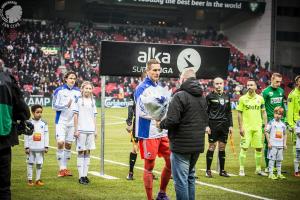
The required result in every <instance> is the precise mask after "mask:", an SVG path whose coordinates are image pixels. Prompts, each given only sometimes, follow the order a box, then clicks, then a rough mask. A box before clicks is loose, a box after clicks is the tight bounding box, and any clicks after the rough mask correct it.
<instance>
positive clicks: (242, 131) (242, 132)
mask: <svg viewBox="0 0 300 200" xmlns="http://www.w3.org/2000/svg"><path fill="white" fill-rule="evenodd" d="M240 135H241V136H242V137H244V135H245V130H244V128H243V127H241V128H240Z"/></svg>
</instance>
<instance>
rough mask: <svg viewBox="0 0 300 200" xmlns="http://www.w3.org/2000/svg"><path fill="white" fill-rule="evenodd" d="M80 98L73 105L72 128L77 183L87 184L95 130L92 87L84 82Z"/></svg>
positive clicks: (94, 105)
mask: <svg viewBox="0 0 300 200" xmlns="http://www.w3.org/2000/svg"><path fill="white" fill-rule="evenodd" d="M80 90H81V97H79V98H78V99H77V100H76V101H75V103H74V104H73V112H74V127H75V133H74V136H75V138H76V151H78V156H77V168H78V174H79V180H78V181H79V183H80V184H84V185H86V184H88V183H89V182H90V181H89V179H88V177H87V173H88V168H89V164H90V150H93V149H95V138H96V137H97V129H96V114H97V108H96V102H95V100H94V98H93V93H92V91H93V85H92V83H90V82H89V81H85V82H83V83H82V85H81V88H80Z"/></svg>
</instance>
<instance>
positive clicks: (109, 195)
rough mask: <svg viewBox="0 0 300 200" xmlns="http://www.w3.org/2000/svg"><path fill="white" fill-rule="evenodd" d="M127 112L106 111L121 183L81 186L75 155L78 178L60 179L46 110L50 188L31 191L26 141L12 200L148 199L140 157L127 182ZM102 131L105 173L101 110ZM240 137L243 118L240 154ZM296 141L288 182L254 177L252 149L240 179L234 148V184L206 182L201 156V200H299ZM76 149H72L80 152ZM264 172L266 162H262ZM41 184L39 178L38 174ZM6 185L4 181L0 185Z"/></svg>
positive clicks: (94, 162)
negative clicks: (295, 158)
mask: <svg viewBox="0 0 300 200" xmlns="http://www.w3.org/2000/svg"><path fill="white" fill-rule="evenodd" d="M126 117H127V109H125V108H124V109H117V108H116V109H113V108H111V109H106V110H105V124H106V125H105V166H104V169H105V174H107V175H110V176H113V177H116V178H118V179H113V180H110V179H104V178H101V177H98V176H94V175H92V174H89V175H88V176H89V178H90V180H91V183H90V184H89V185H80V184H79V183H78V173H77V167H76V164H77V162H76V160H77V155H76V153H75V152H74V153H73V154H72V157H71V161H70V162H69V163H68V168H69V169H70V170H71V171H72V172H73V176H72V177H63V178H58V177H57V172H58V165H57V161H56V149H55V146H56V144H55V133H54V118H55V113H54V111H53V110H52V109H51V108H44V112H43V119H44V120H45V121H47V122H48V125H49V135H50V136H49V137H50V146H51V148H50V149H49V152H48V153H47V154H46V155H45V159H44V165H43V169H42V180H43V181H44V183H45V185H44V186H42V187H41V186H33V187H31V186H27V176H26V162H25V161H26V156H25V153H24V148H23V147H24V143H23V141H22V139H23V136H20V139H21V140H20V145H18V146H15V147H14V148H13V155H12V157H13V158H12V178H11V180H12V199H22V200H26V199H30V200H35V199H37V200H48V199H49V200H54V199H67V200H69V199H72V200H73V199H74V200H79V199H84V200H88V199H103V200H104V199H106V200H110V199H128V200H135V199H136V200H141V199H146V195H145V192H144V187H143V180H142V177H143V176H142V175H143V171H142V169H143V162H142V160H141V159H140V157H139V156H138V159H137V162H136V168H135V171H134V178H135V180H134V181H127V180H126V176H127V173H128V160H129V152H130V151H131V148H132V145H131V143H130V136H129V134H128V133H127V132H126V130H125V127H126V125H125V119H126ZM97 123H98V125H97V127H98V130H99V131H98V133H99V137H98V139H97V141H96V146H97V149H96V150H94V151H93V152H92V158H91V164H90V168H89V171H90V172H91V171H95V172H99V171H100V159H99V157H100V138H101V137H100V109H99V110H98V117H97ZM239 138H240V137H239V132H238V129H237V115H236V113H235V112H234V144H235V151H236V154H237V156H238V153H239V140H240V139H239ZM290 138H291V137H290V136H289V137H288V149H287V150H286V151H285V153H284V161H283V165H282V166H283V167H282V169H283V170H284V171H287V173H286V174H284V175H286V177H287V179H286V180H277V181H274V180H270V179H268V178H266V177H259V176H257V175H255V174H254V171H255V163H254V162H255V161H254V151H253V149H250V150H249V151H248V153H247V161H246V164H245V173H246V176H245V177H239V176H237V175H238V171H239V162H238V158H237V157H235V156H234V154H233V153H232V151H231V149H230V145H229V143H228V146H227V149H226V166H225V168H226V170H227V171H228V172H229V173H230V174H232V177H230V178H224V177H220V176H219V175H218V174H216V173H214V174H213V176H214V177H213V178H212V179H208V178H206V177H205V171H204V169H205V166H206V164H205V154H206V150H207V142H206V148H205V153H203V154H201V155H200V158H199V160H198V162H197V165H196V173H197V176H198V177H199V178H198V179H197V183H196V199H224V200H226V199H231V200H232V199H297V198H299V195H300V178H296V177H293V176H292V174H293V159H292V146H291V139H290ZM74 146H75V145H73V147H72V149H73V151H74V149H75V148H74ZM216 160H217V152H215V155H214V162H213V164H212V166H213V168H216V165H217V164H216ZM163 163H164V162H163V159H161V158H158V159H157V160H156V166H155V173H156V174H155V175H156V176H157V177H159V172H160V171H161V169H162V167H163ZM262 163H263V164H262V167H263V168H264V166H265V165H264V161H263V162H262ZM33 178H35V172H34V173H33ZM0 181H1V180H0ZM159 181H160V179H159V180H154V188H153V190H154V195H155V197H156V193H157V192H158V190H159ZM167 194H168V196H169V197H170V199H176V197H175V191H174V185H173V180H170V183H169V185H168V191H167Z"/></svg>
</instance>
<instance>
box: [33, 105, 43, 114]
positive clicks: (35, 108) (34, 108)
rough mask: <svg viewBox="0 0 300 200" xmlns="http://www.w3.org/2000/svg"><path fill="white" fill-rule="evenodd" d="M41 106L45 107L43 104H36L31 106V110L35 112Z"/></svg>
mask: <svg viewBox="0 0 300 200" xmlns="http://www.w3.org/2000/svg"><path fill="white" fill-rule="evenodd" d="M39 108H41V109H43V106H41V105H40V104H35V105H33V106H31V112H32V113H34V112H35V111H36V110H37V109H39Z"/></svg>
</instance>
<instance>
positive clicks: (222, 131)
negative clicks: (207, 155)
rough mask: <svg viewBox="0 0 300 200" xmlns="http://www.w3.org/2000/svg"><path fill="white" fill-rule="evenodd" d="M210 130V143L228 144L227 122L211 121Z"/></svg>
mask: <svg viewBox="0 0 300 200" xmlns="http://www.w3.org/2000/svg"><path fill="white" fill-rule="evenodd" d="M209 128H210V130H211V134H210V135H208V142H209V143H215V142H217V141H220V142H223V143H225V144H226V143H227V139H228V132H229V126H228V123H227V122H223V121H212V120H210V121H209Z"/></svg>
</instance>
